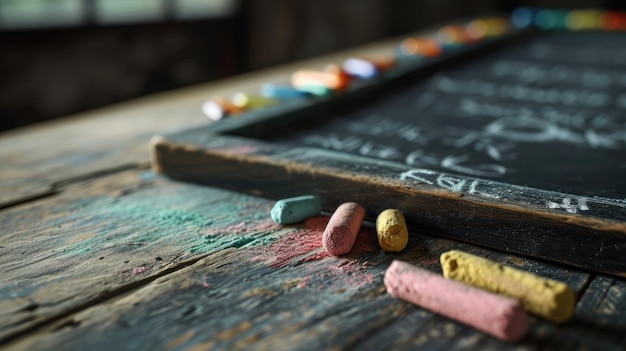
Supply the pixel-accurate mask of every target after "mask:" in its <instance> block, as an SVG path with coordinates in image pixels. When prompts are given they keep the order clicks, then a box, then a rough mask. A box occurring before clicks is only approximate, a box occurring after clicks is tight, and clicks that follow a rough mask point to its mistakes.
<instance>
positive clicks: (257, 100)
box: [231, 93, 277, 109]
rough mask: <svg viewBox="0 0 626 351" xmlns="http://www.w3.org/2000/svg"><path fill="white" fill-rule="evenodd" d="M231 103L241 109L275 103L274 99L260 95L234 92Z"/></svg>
mask: <svg viewBox="0 0 626 351" xmlns="http://www.w3.org/2000/svg"><path fill="white" fill-rule="evenodd" d="M231 101H232V103H233V104H234V105H235V106H237V107H239V108H242V109H256V108H263V107H267V106H272V105H276V103H277V101H276V100H275V99H268V98H265V97H262V96H254V95H248V94H244V93H236V94H234V95H233V96H232V97H231Z"/></svg>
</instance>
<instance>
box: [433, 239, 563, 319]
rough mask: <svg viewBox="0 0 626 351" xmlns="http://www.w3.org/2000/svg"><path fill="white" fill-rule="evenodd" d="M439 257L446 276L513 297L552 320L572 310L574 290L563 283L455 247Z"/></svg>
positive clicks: (539, 314) (537, 313)
mask: <svg viewBox="0 0 626 351" xmlns="http://www.w3.org/2000/svg"><path fill="white" fill-rule="evenodd" d="M440 261H441V266H442V267H443V275H444V276H445V277H446V278H448V279H454V280H457V281H460V282H463V283H466V284H469V285H472V286H475V287H478V288H482V289H485V290H488V291H491V292H495V293H498V294H502V295H506V296H509V297H513V298H516V299H518V300H520V302H521V303H522V304H523V305H524V308H526V310H528V311H529V312H532V313H534V314H536V315H538V316H541V317H543V318H546V319H548V320H551V321H553V322H556V323H562V322H565V321H567V320H568V319H570V318H571V317H572V314H574V303H575V296H574V292H573V291H572V289H571V288H570V287H569V286H568V285H567V284H565V283H562V282H559V281H556V280H552V279H548V278H544V277H541V276H539V275H536V274H533V273H529V272H524V271H521V270H518V269H515V268H512V267H508V266H504V265H502V264H499V263H497V262H493V261H490V260H488V259H485V258H482V257H478V256H475V255H472V254H468V253H466V252H462V251H458V250H452V251H448V252H444V253H443V254H441V257H440Z"/></svg>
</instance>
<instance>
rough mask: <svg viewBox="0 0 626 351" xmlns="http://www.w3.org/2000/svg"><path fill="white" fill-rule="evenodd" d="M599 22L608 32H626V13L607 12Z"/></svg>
mask: <svg viewBox="0 0 626 351" xmlns="http://www.w3.org/2000/svg"><path fill="white" fill-rule="evenodd" d="M599 22H600V27H601V28H602V29H604V30H606V31H626V12H605V13H603V14H602V15H601V16H600V19H599Z"/></svg>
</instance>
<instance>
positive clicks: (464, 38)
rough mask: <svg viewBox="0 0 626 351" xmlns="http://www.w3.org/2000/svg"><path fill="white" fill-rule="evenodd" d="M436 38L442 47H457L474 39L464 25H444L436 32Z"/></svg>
mask: <svg viewBox="0 0 626 351" xmlns="http://www.w3.org/2000/svg"><path fill="white" fill-rule="evenodd" d="M437 40H438V41H439V42H440V43H441V45H443V46H444V47H457V46H462V45H464V44H467V43H470V42H472V41H475V40H474V39H472V37H470V36H469V34H468V32H467V30H466V29H465V27H460V26H444V27H441V29H439V31H438V32H437Z"/></svg>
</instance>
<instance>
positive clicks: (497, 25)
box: [465, 17, 509, 40]
mask: <svg viewBox="0 0 626 351" xmlns="http://www.w3.org/2000/svg"><path fill="white" fill-rule="evenodd" d="M508 29H509V23H508V22H507V21H506V20H505V19H504V18H500V17H495V18H481V19H476V20H473V21H471V22H470V23H468V24H467V26H466V27H465V30H466V31H467V35H468V36H469V37H470V38H472V39H473V40H480V39H482V38H491V37H497V36H500V35H502V34H504V33H506V31H507V30H508Z"/></svg>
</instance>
